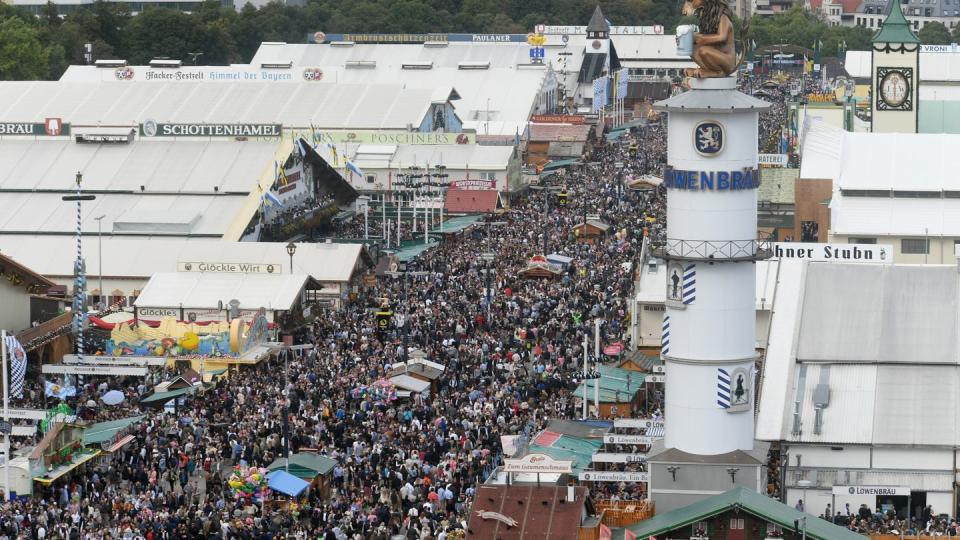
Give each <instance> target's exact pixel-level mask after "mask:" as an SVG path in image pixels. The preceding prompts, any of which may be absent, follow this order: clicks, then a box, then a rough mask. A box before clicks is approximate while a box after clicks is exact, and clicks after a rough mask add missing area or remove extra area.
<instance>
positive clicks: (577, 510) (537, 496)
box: [467, 484, 587, 540]
mask: <svg viewBox="0 0 960 540" xmlns="http://www.w3.org/2000/svg"><path fill="white" fill-rule="evenodd" d="M573 493H574V498H573V501H572V502H567V500H566V499H567V486H539V487H538V486H536V485H532V484H531V485H522V484H514V485H512V486H487V485H485V486H480V487H479V488H477V495H476V498H475V499H474V503H473V511H472V512H471V513H470V514H471V515H470V524H469V525H468V527H467V538H476V539H480V538H483V539H485V540H486V539H491V538H498V539H500V540H512V539H517V540H521V539H522V540H537V539H543V540H548V539H549V540H562V539H565V538H569V539H570V540H576V539H577V536H578V534H579V531H580V518H581V516H583V514H584V506H585V504H586V500H587V488H584V487H575V488H573Z"/></svg>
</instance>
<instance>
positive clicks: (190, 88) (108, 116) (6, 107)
mask: <svg viewBox="0 0 960 540" xmlns="http://www.w3.org/2000/svg"><path fill="white" fill-rule="evenodd" d="M432 94H433V90H432V89H430V88H423V87H408V88H404V87H403V86H402V85H399V84H396V82H392V83H391V84H374V83H373V82H368V83H365V84H349V83H335V82H307V81H303V80H299V81H297V82H289V83H284V84H278V83H272V82H249V83H244V84H233V85H224V84H209V83H207V82H204V81H200V82H184V81H180V82H170V81H116V82H94V83H88V82H75V81H4V82H2V83H0V118H4V119H5V121H22V122H43V121H44V119H45V118H48V117H59V118H62V119H63V121H64V122H68V123H71V124H73V125H85V126H99V125H105V126H132V125H135V124H138V123H140V122H143V121H145V120H154V121H156V122H158V123H164V122H169V123H178V122H179V123H193V124H197V123H227V124H235V123H265V124H282V125H283V126H284V127H300V128H306V127H309V126H310V125H313V126H315V127H317V128H321V129H324V128H325V129H332V128H337V129H348V128H349V129H407V126H408V125H410V124H412V125H413V126H415V127H417V126H420V123H421V122H422V121H423V118H424V117H425V116H426V114H427V111H428V110H429V108H430V101H431V96H432ZM461 118H462V116H461Z"/></svg>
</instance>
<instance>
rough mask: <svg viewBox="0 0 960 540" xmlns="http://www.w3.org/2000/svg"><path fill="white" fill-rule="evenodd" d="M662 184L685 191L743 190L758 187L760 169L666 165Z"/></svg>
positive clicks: (668, 187)
mask: <svg viewBox="0 0 960 540" xmlns="http://www.w3.org/2000/svg"><path fill="white" fill-rule="evenodd" d="M663 185H664V186H666V187H667V189H683V190H687V191H744V190H748V189H756V188H758V187H760V171H758V170H757V169H743V170H742V171H679V170H676V169H674V168H673V167H670V166H669V165H668V166H667V167H665V168H664V170H663Z"/></svg>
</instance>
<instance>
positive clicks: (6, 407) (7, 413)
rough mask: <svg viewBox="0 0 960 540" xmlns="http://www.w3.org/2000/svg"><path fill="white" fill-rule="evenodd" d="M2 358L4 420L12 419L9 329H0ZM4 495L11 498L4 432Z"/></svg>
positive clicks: (0, 354)
mask: <svg viewBox="0 0 960 540" xmlns="http://www.w3.org/2000/svg"><path fill="white" fill-rule="evenodd" d="M0 359H2V362H0V363H2V369H3V421H4V422H9V421H10V386H9V385H8V381H7V377H8V375H7V331H6V330H0ZM3 497H4V502H6V501H9V500H10V433H8V432H6V430H4V434H3Z"/></svg>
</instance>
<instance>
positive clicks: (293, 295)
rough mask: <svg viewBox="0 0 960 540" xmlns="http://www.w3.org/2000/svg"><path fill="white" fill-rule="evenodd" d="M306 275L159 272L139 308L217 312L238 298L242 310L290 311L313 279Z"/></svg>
mask: <svg viewBox="0 0 960 540" xmlns="http://www.w3.org/2000/svg"><path fill="white" fill-rule="evenodd" d="M309 279H310V278H309V276H306V275H304V274H203V273H199V272H157V273H155V274H154V275H153V276H152V277H151V278H150V281H149V282H148V283H147V286H146V287H144V289H143V291H142V292H141V293H140V296H139V297H138V298H137V301H136V303H135V305H136V306H137V307H138V308H144V307H172V306H180V305H182V306H183V307H184V308H200V309H210V308H213V309H216V308H217V306H218V302H222V301H223V300H224V299H225V298H226V299H232V298H236V299H237V300H239V301H240V309H244V310H247V309H258V308H260V307H265V308H267V309H269V310H275V309H280V310H287V309H290V308H291V307H293V305H294V304H295V303H296V301H297V300H298V298H299V296H300V291H302V290H303V288H304V286H305V285H306V283H307V280H309Z"/></svg>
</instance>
